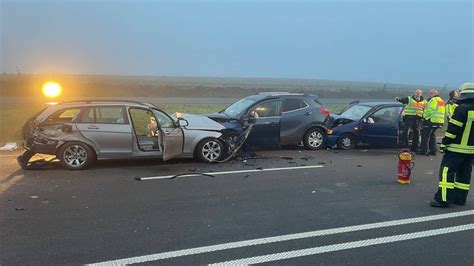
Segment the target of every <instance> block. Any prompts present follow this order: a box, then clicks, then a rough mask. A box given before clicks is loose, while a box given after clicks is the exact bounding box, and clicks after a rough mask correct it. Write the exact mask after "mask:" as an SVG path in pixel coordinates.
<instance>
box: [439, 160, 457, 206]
mask: <svg viewBox="0 0 474 266" xmlns="http://www.w3.org/2000/svg"><path fill="white" fill-rule="evenodd" d="M448 170H449V169H448V167H446V166H445V167H443V173H442V174H441V178H442V179H441V182H439V187H440V188H441V200H442V201H444V202H446V194H447V190H446V187H445V186H443V184H445V183H447V181H448ZM453 188H454V184H453Z"/></svg>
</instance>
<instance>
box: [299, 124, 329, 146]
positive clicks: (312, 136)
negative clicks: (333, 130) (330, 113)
mask: <svg viewBox="0 0 474 266" xmlns="http://www.w3.org/2000/svg"><path fill="white" fill-rule="evenodd" d="M326 139H327V136H326V133H324V131H323V130H322V129H320V128H312V129H310V130H308V131H307V132H306V134H305V135H304V138H303V144H304V146H305V147H306V149H308V150H320V149H322V148H324V147H325V146H326Z"/></svg>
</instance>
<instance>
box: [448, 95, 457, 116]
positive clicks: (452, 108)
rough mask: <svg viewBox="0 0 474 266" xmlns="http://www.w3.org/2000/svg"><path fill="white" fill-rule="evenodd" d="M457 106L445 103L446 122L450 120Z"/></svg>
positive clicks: (449, 102) (452, 103)
mask: <svg viewBox="0 0 474 266" xmlns="http://www.w3.org/2000/svg"><path fill="white" fill-rule="evenodd" d="M457 106H458V105H457V104H455V103H454V102H452V101H451V100H449V101H448V103H446V117H447V118H448V120H449V119H451V117H452V116H453V113H454V109H456V107H457Z"/></svg>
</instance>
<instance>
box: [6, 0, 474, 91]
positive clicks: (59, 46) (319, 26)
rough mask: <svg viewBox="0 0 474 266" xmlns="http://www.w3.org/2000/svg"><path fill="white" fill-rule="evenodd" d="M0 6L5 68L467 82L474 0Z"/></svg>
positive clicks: (47, 0) (472, 71)
mask: <svg viewBox="0 0 474 266" xmlns="http://www.w3.org/2000/svg"><path fill="white" fill-rule="evenodd" d="M0 1H1V6H0V11H1V12H0V30H1V31H0V33H1V36H0V37H1V44H0V50H1V53H0V72H6V73H16V72H17V71H19V72H21V73H69V74H107V75H108V74H111V75H151V76H164V75H166V76H210V77H275V78H303V79H328V80H353V81H373V82H387V83H405V84H426V85H441V86H442V85H444V84H445V83H447V84H449V85H450V86H458V85H459V84H460V83H463V82H468V81H471V82H472V81H474V66H473V62H474V53H473V47H474V20H473V16H474V15H473V13H474V4H473V2H474V1H473V0H445V1H429V0H418V1H415V0H411V1H410V0H403V1H396V0H380V1H374V0H371V1H366V0H363V1H356V0H344V1H341V0H334V1H329V0H326V1H320V0H315V1H298V0H296V1H268V0H266V1H263V0H262V1H257V0H254V1H248V0H246V1H227V0H221V1H217V0H215V1H202V0H194V1H192V0H188V1H183V0H177V1H151V0H148V1H143V0H135V1H132V0H130V1H124V0H119V1H111V0H108V1H103V0H96V1H93V0H87V1H86V0H82V1H81V0H62V1H59V0H56V1H51V0H42V1H32V0H29V1H28V0H26V1H25V0H0Z"/></svg>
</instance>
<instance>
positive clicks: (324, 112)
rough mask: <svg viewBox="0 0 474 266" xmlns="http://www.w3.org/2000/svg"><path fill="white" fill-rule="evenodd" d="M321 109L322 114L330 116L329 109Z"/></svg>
mask: <svg viewBox="0 0 474 266" xmlns="http://www.w3.org/2000/svg"><path fill="white" fill-rule="evenodd" d="M319 111H320V112H321V114H323V115H324V116H329V110H328V109H326V108H321V109H319Z"/></svg>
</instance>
